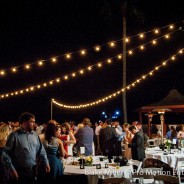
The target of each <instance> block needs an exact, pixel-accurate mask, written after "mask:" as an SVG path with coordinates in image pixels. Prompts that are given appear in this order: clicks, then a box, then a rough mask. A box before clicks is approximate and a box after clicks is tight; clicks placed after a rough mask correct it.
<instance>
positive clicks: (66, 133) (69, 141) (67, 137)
mask: <svg viewBox="0 0 184 184" xmlns="http://www.w3.org/2000/svg"><path fill="white" fill-rule="evenodd" d="M58 138H59V139H61V140H62V141H63V145H64V149H65V151H66V152H67V153H68V155H71V156H73V145H74V144H76V139H75V137H74V134H73V132H72V131H70V127H69V125H68V123H63V124H62V125H61V135H60V136H58Z"/></svg>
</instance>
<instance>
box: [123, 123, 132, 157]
mask: <svg viewBox="0 0 184 184" xmlns="http://www.w3.org/2000/svg"><path fill="white" fill-rule="evenodd" d="M129 127H130V124H128V123H124V124H123V131H124V132H126V135H125V136H124V140H123V142H124V144H125V145H124V148H125V157H126V158H127V159H131V158H132V153H131V148H129V147H128V144H130V143H131V142H132V139H133V137H134V135H133V134H132V133H131V132H130V131H129Z"/></svg>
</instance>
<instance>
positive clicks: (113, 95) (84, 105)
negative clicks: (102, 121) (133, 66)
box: [52, 48, 184, 109]
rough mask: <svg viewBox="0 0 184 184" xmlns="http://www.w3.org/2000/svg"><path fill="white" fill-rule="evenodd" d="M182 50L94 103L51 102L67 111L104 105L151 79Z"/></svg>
mask: <svg viewBox="0 0 184 184" xmlns="http://www.w3.org/2000/svg"><path fill="white" fill-rule="evenodd" d="M183 51H184V48H182V49H181V50H179V52H178V53H177V54H174V55H173V56H172V57H171V58H170V59H168V60H166V61H163V62H162V63H161V64H160V65H159V66H156V67H155V68H154V69H153V70H151V71H149V72H148V73H147V74H144V75H142V76H141V77H140V78H138V79H136V80H135V81H134V82H132V83H131V84H130V85H128V86H126V87H125V88H122V89H120V90H119V91H116V92H114V93H112V94H110V95H108V96H106V97H103V98H101V99H98V100H96V101H94V102H90V103H86V104H81V105H72V106H70V105H66V104H63V103H60V102H57V101H56V100H55V99H52V102H53V103H54V104H55V105H57V106H60V107H62V108H67V109H81V108H87V107H91V106H95V105H98V104H101V103H104V102H106V101H108V100H110V99H112V98H115V97H116V96H118V95H120V94H121V93H123V92H124V91H125V90H130V89H131V88H133V87H135V86H136V85H137V84H139V83H140V82H142V81H143V80H145V79H146V78H147V77H151V76H153V74H154V73H155V72H156V71H158V70H159V69H160V68H162V67H165V66H166V65H167V64H168V62H169V61H175V59H176V56H177V55H178V54H183Z"/></svg>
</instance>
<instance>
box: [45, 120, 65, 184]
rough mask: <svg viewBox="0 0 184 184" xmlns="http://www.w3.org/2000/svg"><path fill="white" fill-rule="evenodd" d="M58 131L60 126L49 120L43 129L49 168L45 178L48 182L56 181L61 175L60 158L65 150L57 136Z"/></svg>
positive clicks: (61, 165)
mask: <svg viewBox="0 0 184 184" xmlns="http://www.w3.org/2000/svg"><path fill="white" fill-rule="evenodd" d="M60 132H61V128H60V126H57V125H56V124H54V123H53V122H49V123H48V124H47V126H46V129H45V136H44V139H43V140H42V143H43V146H44V148H45V150H46V153H47V157H48V160H49V164H50V169H51V170H50V173H49V174H48V177H46V178H45V179H46V182H48V183H52V182H56V181H58V179H59V178H60V176H61V175H63V163H62V159H60V158H62V157H64V156H65V151H64V147H63V143H62V141H61V140H60V139H58V138H57V137H58V135H59V134H60Z"/></svg>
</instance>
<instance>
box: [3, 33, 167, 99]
mask: <svg viewBox="0 0 184 184" xmlns="http://www.w3.org/2000/svg"><path fill="white" fill-rule="evenodd" d="M162 37H165V38H167V37H166V36H165V35H164V36H162ZM162 37H159V38H158V39H161V38H162ZM153 41H155V40H152V41H149V42H147V43H145V44H144V45H140V46H138V47H135V48H134V49H137V48H140V49H143V48H142V47H143V46H145V45H147V44H150V43H154V42H153ZM134 49H131V50H129V51H127V53H128V54H129V55H132V53H133V51H134ZM113 59H118V60H121V59H122V54H118V55H116V56H114V57H111V58H108V59H106V60H104V61H101V62H97V63H96V64H93V65H88V66H87V67H85V68H81V69H79V70H77V71H74V72H71V73H69V74H65V75H63V76H61V77H56V78H55V79H50V80H48V81H45V82H42V83H39V84H35V85H31V86H30V85H29V86H30V87H26V88H22V89H19V90H16V91H11V92H7V93H2V94H0V98H1V99H2V98H8V97H10V96H14V95H15V96H17V95H22V94H24V93H25V92H26V93H28V92H33V91H35V90H39V89H42V88H46V87H49V86H53V85H54V84H58V83H60V82H61V81H62V80H64V81H67V80H69V79H70V77H72V78H75V77H77V75H79V74H80V75H84V74H85V72H86V71H87V72H90V71H91V70H92V69H93V68H94V67H97V68H102V66H103V64H111V63H112V62H113Z"/></svg>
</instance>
